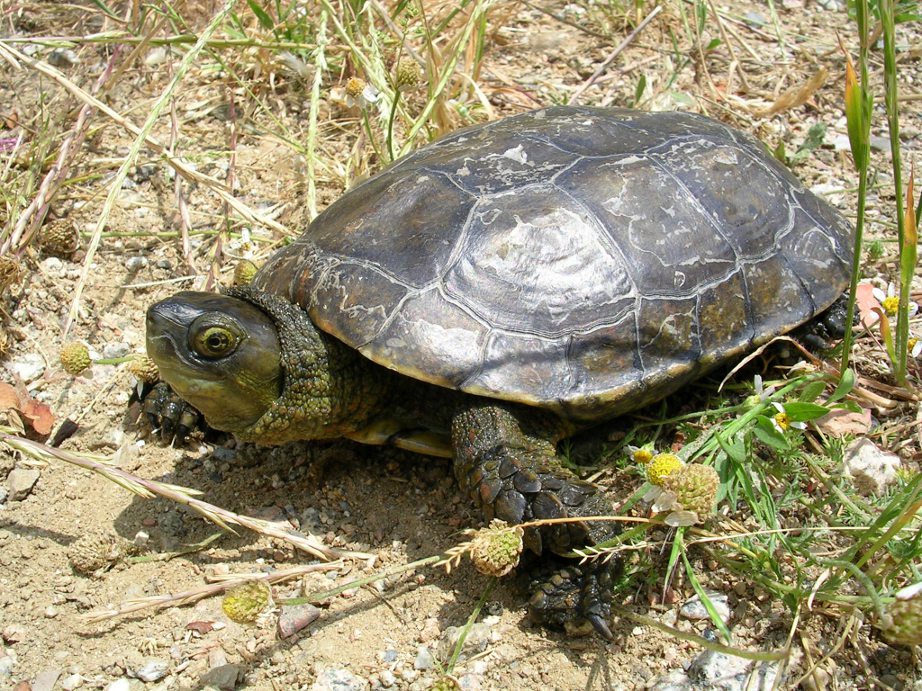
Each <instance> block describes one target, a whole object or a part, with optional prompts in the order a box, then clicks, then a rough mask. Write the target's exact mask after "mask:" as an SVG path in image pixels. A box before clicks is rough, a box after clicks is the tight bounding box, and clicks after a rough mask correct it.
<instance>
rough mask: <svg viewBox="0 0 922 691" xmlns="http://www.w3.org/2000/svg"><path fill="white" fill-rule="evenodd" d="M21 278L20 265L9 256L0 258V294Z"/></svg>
mask: <svg viewBox="0 0 922 691" xmlns="http://www.w3.org/2000/svg"><path fill="white" fill-rule="evenodd" d="M21 278H22V265H21V264H20V263H19V260H18V259H16V258H14V257H11V256H9V255H3V256H2V257H0V292H3V291H5V290H6V289H7V288H9V287H10V286H11V285H13V284H14V283H19V279H21Z"/></svg>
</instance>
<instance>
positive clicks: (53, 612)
mask: <svg viewBox="0 0 922 691" xmlns="http://www.w3.org/2000/svg"><path fill="white" fill-rule="evenodd" d="M44 614H45V619H54V618H55V617H56V616H58V608H57V607H55V606H54V605H48V606H47V607H46V608H45V612H44Z"/></svg>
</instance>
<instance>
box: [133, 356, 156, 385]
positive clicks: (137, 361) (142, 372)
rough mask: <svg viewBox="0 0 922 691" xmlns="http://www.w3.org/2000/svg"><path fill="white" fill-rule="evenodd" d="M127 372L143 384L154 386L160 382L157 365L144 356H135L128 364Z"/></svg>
mask: <svg viewBox="0 0 922 691" xmlns="http://www.w3.org/2000/svg"><path fill="white" fill-rule="evenodd" d="M128 371H129V372H131V373H132V374H133V375H134V376H135V377H137V378H138V380H139V381H142V382H144V383H145V384H156V383H157V382H158V381H160V370H159V369H157V363H156V362H154V361H153V360H151V359H150V358H149V357H147V356H146V355H135V357H134V359H133V360H132V361H131V362H129V363H128Z"/></svg>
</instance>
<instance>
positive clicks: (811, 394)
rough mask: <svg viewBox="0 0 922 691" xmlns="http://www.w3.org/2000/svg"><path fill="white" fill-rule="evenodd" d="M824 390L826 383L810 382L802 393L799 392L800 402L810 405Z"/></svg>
mask: <svg viewBox="0 0 922 691" xmlns="http://www.w3.org/2000/svg"><path fill="white" fill-rule="evenodd" d="M825 390H826V382H823V381H812V382H810V383H809V384H807V385H806V386H805V387H804V388H803V391H801V392H800V400H801V401H804V402H807V403H812V402H813V401H815V400H816V399H817V398H819V397H820V395H821V394H822V393H823V391H825Z"/></svg>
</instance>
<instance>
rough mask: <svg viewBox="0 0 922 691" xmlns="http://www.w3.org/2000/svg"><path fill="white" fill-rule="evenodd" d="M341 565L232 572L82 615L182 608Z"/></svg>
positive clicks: (94, 617) (104, 616)
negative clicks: (250, 586) (236, 590)
mask: <svg viewBox="0 0 922 691" xmlns="http://www.w3.org/2000/svg"><path fill="white" fill-rule="evenodd" d="M341 566H342V562H331V563H328V564H306V565H304V566H296V567H294V568H292V569H285V570H284V571H276V572H275V573H270V574H268V575H267V574H265V573H244V574H234V575H233V576H228V577H226V578H224V579H222V580H220V581H219V582H216V583H209V584H208V585H203V586H201V587H199V588H193V589H191V590H185V591H183V592H181V593H168V594H166V595H153V596H151V597H142V598H137V599H133V600H127V601H126V602H124V603H122V604H121V605H119V606H118V607H111V608H109V609H102V610H96V611H95V612H90V613H89V614H87V615H86V618H87V620H88V621H90V622H94V623H95V622H100V621H105V620H106V619H112V618H114V617H121V616H124V615H126V614H132V613H133V612H140V611H141V610H145V609H151V608H154V609H164V608H166V607H182V606H183V605H189V604H192V603H193V602H198V601H199V600H202V599H204V598H206V597H212V596H214V595H220V594H221V593H224V592H227V591H228V590H230V589H231V588H234V587H236V586H238V585H241V584H243V583H247V582H248V581H254V580H262V581H265V582H266V583H273V584H274V583H283V582H284V581H290V580H291V579H293V578H298V577H300V576H303V575H305V574H308V573H317V572H323V571H333V570H335V569H338V568H340V567H341Z"/></svg>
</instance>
